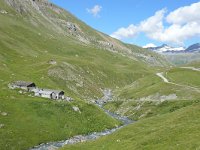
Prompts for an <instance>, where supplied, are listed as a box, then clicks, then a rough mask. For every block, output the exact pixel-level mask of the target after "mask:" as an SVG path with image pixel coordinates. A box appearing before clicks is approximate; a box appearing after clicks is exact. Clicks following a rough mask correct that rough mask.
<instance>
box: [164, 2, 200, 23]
mask: <svg viewBox="0 0 200 150" xmlns="http://www.w3.org/2000/svg"><path fill="white" fill-rule="evenodd" d="M166 20H167V22H168V23H172V24H185V23H188V22H196V21H200V2H198V3H193V4H191V5H190V6H185V7H180V8H178V9H176V10H175V11H173V12H171V13H170V14H169V15H168V16H167V17H166Z"/></svg>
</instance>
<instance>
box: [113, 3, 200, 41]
mask: <svg viewBox="0 0 200 150" xmlns="http://www.w3.org/2000/svg"><path fill="white" fill-rule="evenodd" d="M199 10H200V2H198V3H194V4H192V5H190V6H185V7H180V8H178V9H176V10H174V11H172V12H170V13H169V14H168V15H166V13H167V11H166V9H162V10H159V11H157V12H156V13H155V14H154V15H153V16H151V17H149V18H147V19H146V20H144V21H141V22H140V23H139V25H134V24H131V25H130V26H129V27H127V28H120V29H118V30H117V31H116V32H114V33H113V34H111V36H112V37H115V38H117V39H123V38H133V37H134V36H136V35H137V34H139V33H144V34H145V35H146V36H147V37H149V38H150V39H153V40H156V41H160V42H166V43H172V44H177V45H182V44H183V43H184V41H185V40H187V39H189V38H193V37H196V36H200V12H199ZM165 20H166V21H167V22H166V23H168V25H167V26H164V21H165Z"/></svg>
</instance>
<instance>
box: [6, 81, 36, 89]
mask: <svg viewBox="0 0 200 150" xmlns="http://www.w3.org/2000/svg"><path fill="white" fill-rule="evenodd" d="M9 87H10V88H11V89H23V90H27V91H32V90H33V89H35V88H36V84H35V83H33V82H26V81H16V82H13V83H11V84H10V85H9Z"/></svg>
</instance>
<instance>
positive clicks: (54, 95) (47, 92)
mask: <svg viewBox="0 0 200 150" xmlns="http://www.w3.org/2000/svg"><path fill="white" fill-rule="evenodd" d="M33 92H34V93H35V96H39V97H44V98H49V99H54V100H56V99H64V94H65V93H64V92H63V91H59V90H51V89H35V90H33Z"/></svg>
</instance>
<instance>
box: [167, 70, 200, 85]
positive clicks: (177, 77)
mask: <svg viewBox="0 0 200 150" xmlns="http://www.w3.org/2000/svg"><path fill="white" fill-rule="evenodd" d="M167 77H168V78H169V79H170V80H171V81H172V82H174V81H176V82H177V83H180V84H183V85H189V86H193V87H198V88H200V71H194V70H191V69H182V68H175V69H172V70H170V71H169V72H168V73H167Z"/></svg>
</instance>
